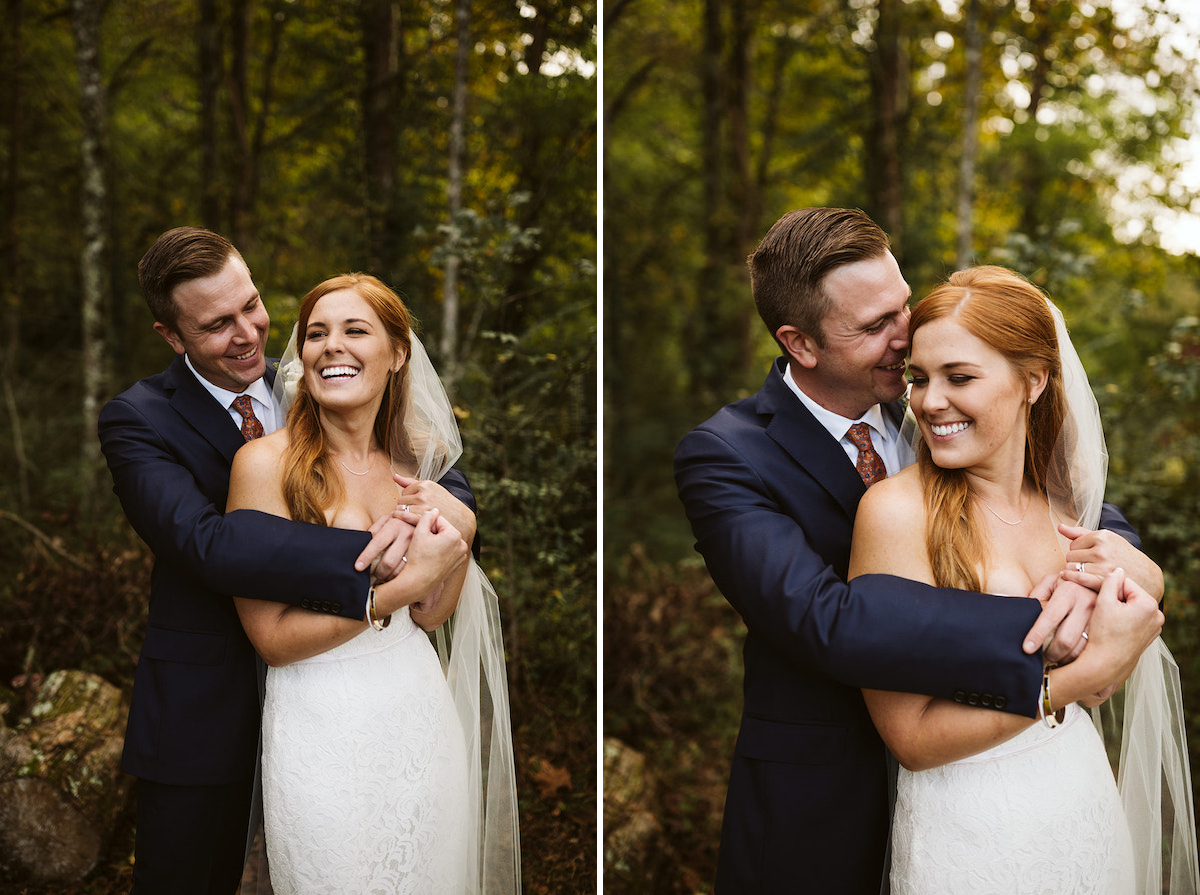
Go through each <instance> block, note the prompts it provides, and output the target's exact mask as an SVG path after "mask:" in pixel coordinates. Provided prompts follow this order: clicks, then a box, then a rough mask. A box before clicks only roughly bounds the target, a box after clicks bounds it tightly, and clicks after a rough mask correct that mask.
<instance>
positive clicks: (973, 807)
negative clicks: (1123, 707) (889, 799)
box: [891, 704, 1135, 895]
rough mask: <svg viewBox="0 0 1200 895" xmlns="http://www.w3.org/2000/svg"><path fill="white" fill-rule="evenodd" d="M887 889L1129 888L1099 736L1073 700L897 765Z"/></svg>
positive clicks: (1065, 891)
mask: <svg viewBox="0 0 1200 895" xmlns="http://www.w3.org/2000/svg"><path fill="white" fill-rule="evenodd" d="M891 879H892V893H893V895H918V893H919V895H941V893H945V895H961V893H964V892H969V893H971V895H993V893H994V895H1023V893H1047V895H1051V893H1053V895H1132V893H1134V891H1135V886H1134V860H1133V847H1132V844H1131V841H1130V836H1129V828H1128V826H1127V824H1126V821H1125V814H1124V812H1123V810H1122V808H1121V800H1120V797H1119V796H1118V794H1117V786H1116V781H1115V780H1114V779H1113V773H1112V770H1111V768H1110V766H1109V763H1108V759H1107V757H1106V756H1105V752H1104V745H1103V743H1102V742H1101V740H1100V736H1099V734H1098V733H1097V731H1096V728H1095V726H1094V725H1093V723H1092V720H1091V717H1090V716H1089V714H1088V713H1087V712H1086V711H1085V710H1084V709H1081V708H1080V707H1079V706H1078V705H1075V704H1072V705H1070V706H1068V707H1067V714H1066V718H1065V719H1064V721H1063V723H1062V724H1061V725H1059V726H1058V727H1056V728H1054V729H1050V728H1048V727H1047V726H1046V725H1045V724H1043V723H1040V722H1039V723H1037V724H1035V725H1033V726H1032V727H1030V728H1028V729H1027V730H1025V731H1024V732H1022V733H1021V734H1019V735H1017V736H1016V737H1013V738H1012V739H1011V740H1009V741H1008V742H1006V743H1002V744H1001V745H999V746H997V747H995V748H992V749H989V750H988V751H986V752H982V753H980V754H979V755H974V756H971V757H970V758H966V759H963V760H961V761H956V762H952V763H951V764H948V765H943V766H942V767H938V768H932V769H930V770H927V771H917V772H911V771H906V770H905V769H904V768H901V769H900V775H899V779H898V781H897V799H896V813H895V818H894V821H893V825H892V874H891Z"/></svg>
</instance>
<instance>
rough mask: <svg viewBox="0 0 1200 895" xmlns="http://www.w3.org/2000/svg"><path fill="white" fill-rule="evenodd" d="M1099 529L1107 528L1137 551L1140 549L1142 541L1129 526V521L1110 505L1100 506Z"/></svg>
mask: <svg viewBox="0 0 1200 895" xmlns="http://www.w3.org/2000/svg"><path fill="white" fill-rule="evenodd" d="M1099 527H1100V528H1107V529H1108V530H1109V531H1111V532H1113V533H1115V534H1119V535H1120V536H1121V537H1123V538H1124V539H1125V540H1127V541H1128V542H1129V543H1130V544H1132V545H1133V546H1134V547H1136V548H1137V549H1138V550H1141V549H1142V539H1141V538H1140V537H1138V533H1137V532H1136V531H1135V530H1134V528H1133V526H1132V525H1130V524H1129V520H1128V519H1126V518H1125V514H1124V513H1122V512H1121V510H1120V509H1118V508H1117V507H1115V506H1113V505H1112V504H1111V503H1104V504H1102V505H1101V507H1100V526H1099Z"/></svg>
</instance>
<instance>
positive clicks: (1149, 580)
mask: <svg viewBox="0 0 1200 895" xmlns="http://www.w3.org/2000/svg"><path fill="white" fill-rule="evenodd" d="M1059 532H1060V533H1061V534H1062V535H1063V536H1064V537H1066V538H1067V539H1068V540H1070V542H1071V546H1070V550H1069V551H1068V553H1067V557H1066V559H1067V567H1066V569H1065V570H1064V571H1062V572H1059V573H1057V574H1053V575H1048V576H1047V577H1046V578H1045V579H1043V580H1042V581H1041V582H1040V583H1039V584H1038V585H1037V586H1036V587H1035V588H1034V589H1033V591H1032V592H1031V593H1030V596H1031V597H1035V598H1036V599H1038V600H1040V601H1041V603H1042V612H1041V615H1039V616H1038V619H1037V621H1036V622H1035V623H1034V625H1033V627H1032V628H1031V629H1030V630H1029V633H1028V635H1026V638H1025V644H1024V648H1025V652H1026V653H1034V652H1036V651H1037V650H1038V649H1039V648H1041V649H1042V650H1043V659H1044V660H1045V662H1046V664H1047V666H1053V665H1066V664H1068V663H1071V662H1074V661H1075V660H1077V659H1086V661H1085V662H1081V665H1085V666H1086V667H1082V668H1079V669H1077V670H1078V671H1079V672H1080V675H1081V679H1086V680H1087V681H1089V682H1091V683H1092V684H1094V688H1090V689H1088V690H1087V693H1088V694H1089V695H1090V697H1091V699H1088V700H1085V701H1087V702H1089V703H1094V704H1098V703H1099V702H1103V701H1104V700H1105V699H1107V698H1108V697H1109V696H1111V695H1112V693H1113V692H1114V691H1115V690H1116V689H1117V688H1118V687H1120V686H1121V684H1123V683H1124V682H1125V679H1126V678H1128V677H1129V675H1130V674H1131V673H1132V672H1133V669H1134V666H1136V665H1137V660H1138V658H1139V657H1140V656H1141V654H1142V651H1143V650H1144V649H1145V648H1146V647H1147V646H1149V645H1150V644H1151V643H1152V642H1153V641H1154V638H1156V637H1157V636H1158V635H1159V634H1160V633H1161V631H1162V625H1163V614H1162V612H1161V611H1160V610H1159V608H1158V600H1159V599H1160V598H1161V597H1162V593H1163V576H1162V570H1161V569H1159V567H1158V566H1157V565H1156V564H1155V563H1154V562H1152V561H1151V560H1150V559H1149V558H1148V557H1147V556H1146V555H1145V554H1143V553H1142V552H1141V551H1140V550H1137V549H1136V548H1135V547H1133V546H1132V545H1131V544H1130V543H1129V542H1128V541H1126V540H1125V539H1124V538H1122V537H1121V536H1120V535H1116V534H1114V533H1112V532H1110V531H1104V530H1100V531H1091V530H1089V529H1085V528H1077V527H1072V526H1066V525H1060V526H1059ZM1085 649H1086V652H1085ZM1081 695H1082V694H1081Z"/></svg>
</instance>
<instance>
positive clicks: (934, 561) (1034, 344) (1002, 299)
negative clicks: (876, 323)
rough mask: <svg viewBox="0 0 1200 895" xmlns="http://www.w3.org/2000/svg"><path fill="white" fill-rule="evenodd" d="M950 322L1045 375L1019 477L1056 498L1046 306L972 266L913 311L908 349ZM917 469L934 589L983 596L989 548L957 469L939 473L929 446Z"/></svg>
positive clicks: (1021, 285)
mask: <svg viewBox="0 0 1200 895" xmlns="http://www.w3.org/2000/svg"><path fill="white" fill-rule="evenodd" d="M945 317H953V318H954V319H955V321H956V322H957V323H959V324H960V325H961V326H962V327H963V329H965V330H966V331H967V332H969V333H970V334H971V335H973V336H975V337H976V338H978V339H980V340H982V341H983V342H986V343H987V344H988V345H990V346H991V347H992V348H993V349H995V350H996V351H998V352H999V353H1000V354H1002V355H1004V357H1005V359H1006V360H1007V361H1008V363H1009V364H1010V365H1011V366H1012V369H1013V371H1014V372H1015V373H1016V374H1017V375H1018V376H1019V377H1021V378H1022V379H1024V378H1025V376H1026V374H1028V373H1031V372H1034V371H1037V370H1047V371H1049V377H1048V379H1047V382H1046V387H1045V389H1044V390H1043V392H1042V394H1041V396H1040V397H1039V398H1038V399H1037V402H1036V403H1034V404H1026V405H1025V407H1026V414H1027V416H1026V437H1025V477H1026V479H1028V480H1029V481H1030V482H1031V483H1032V484H1033V486H1034V487H1035V488H1036V489H1037V490H1038V492H1039V493H1041V494H1047V493H1048V492H1049V494H1050V496H1052V497H1057V496H1060V495H1058V494H1056V493H1055V492H1056V491H1057V490H1059V488H1060V485H1059V483H1061V482H1063V481H1064V480H1065V474H1064V473H1063V472H1062V471H1061V470H1059V469H1057V468H1056V467H1057V466H1058V465H1059V464H1060V463H1061V452H1059V455H1057V456H1056V453H1055V445H1056V443H1057V442H1058V436H1059V432H1060V431H1061V429H1062V426H1063V419H1064V416H1065V414H1066V397H1065V391H1064V388H1063V381H1062V364H1061V361H1060V360H1059V353H1058V337H1057V335H1056V333H1055V328H1054V316H1053V314H1052V313H1051V312H1050V307H1049V303H1048V299H1047V298H1046V296H1045V295H1044V294H1043V293H1042V292H1041V290H1039V289H1038V288H1037V287H1036V286H1034V285H1033V284H1032V283H1030V282H1029V281H1028V280H1027V279H1025V278H1024V277H1022V276H1021V275H1020V274H1018V273H1015V272H1014V271H1011V270H1008V269H1007V268H1003V267H992V266H983V267H972V268H968V269H967V270H960V271H958V272H956V273H953V274H951V275H950V277H949V279H948V280H947V281H946V282H945V283H943V284H942V285H940V286H938V287H937V288H936V289H934V290H933V291H932V292H930V293H929V295H927V296H926V297H925V298H924V299H923V300H922V301H920V302H919V303H918V304H917V306H916V307H915V308H913V312H912V316H911V318H910V319H909V323H908V335H909V340H910V341H909V344H910V345H911V344H912V342H911V340H912V338H913V336H915V335H916V332H917V330H919V329H920V328H921V327H922V326H924V325H925V324H927V323H931V322H933V321H934V320H940V319H942V318H945ZM917 465H918V468H919V469H920V471H921V482H922V485H923V486H924V493H925V512H926V522H925V545H926V549H927V550H928V552H929V562H930V566H931V567H932V569H933V578H934V583H936V584H937V585H938V586H940V587H955V588H959V589H960V590H972V591H980V590H982V589H983V588H982V582H981V580H980V575H979V570H980V569H981V568H983V566H984V561H985V559H986V557H987V554H988V547H987V543H986V541H985V539H984V537H983V533H982V531H981V530H980V526H979V523H978V521H977V519H976V515H975V513H974V512H973V511H972V510H973V508H972V502H971V491H970V487H969V485H968V483H967V477H966V474H965V472H964V471H963V470H961V469H942V468H941V467H939V466H938V465H937V464H935V463H934V462H933V458H932V456H931V455H930V453H929V447H928V446H927V445H926V444H925V442H924V441H922V442H921V443H920V444H919V445H918V446H917Z"/></svg>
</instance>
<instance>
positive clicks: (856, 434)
mask: <svg viewBox="0 0 1200 895" xmlns="http://www.w3.org/2000/svg"><path fill="white" fill-rule="evenodd" d="M846 437H847V438H849V439H850V443H851V444H852V445H854V446H855V447H856V448H858V449H859V450H860V451H869V450H872V445H871V427H870V426H868V425H867V424H866V423H855V424H854V425H853V426H851V427H850V431H849V432H847V433H846Z"/></svg>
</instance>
